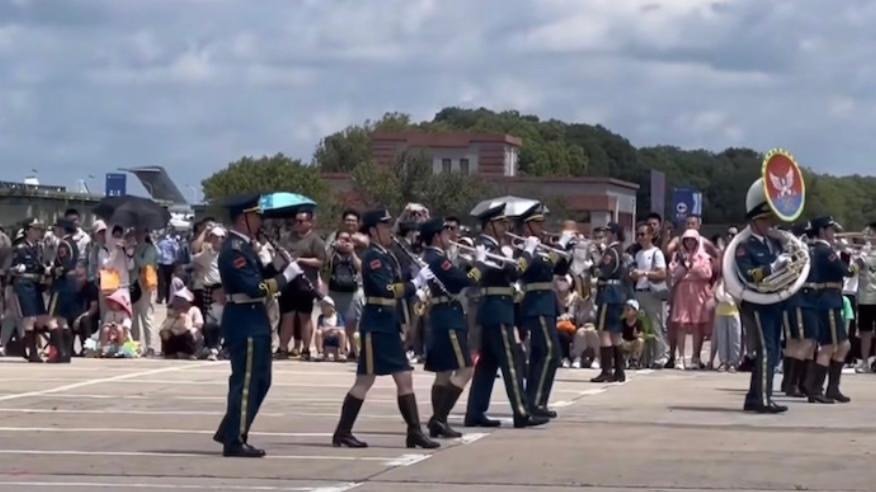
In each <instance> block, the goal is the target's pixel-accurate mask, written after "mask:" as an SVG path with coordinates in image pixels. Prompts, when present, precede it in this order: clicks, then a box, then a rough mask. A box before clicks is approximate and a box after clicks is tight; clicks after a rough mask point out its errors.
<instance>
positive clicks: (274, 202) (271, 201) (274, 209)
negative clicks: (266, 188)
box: [259, 191, 316, 218]
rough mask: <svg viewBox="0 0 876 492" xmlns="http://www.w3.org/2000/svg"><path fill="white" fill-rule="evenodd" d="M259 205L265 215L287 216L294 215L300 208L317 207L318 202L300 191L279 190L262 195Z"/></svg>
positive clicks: (272, 216)
mask: <svg viewBox="0 0 876 492" xmlns="http://www.w3.org/2000/svg"><path fill="white" fill-rule="evenodd" d="M259 206H260V207H261V209H262V215H263V216H265V217H268V218H285V217H294V216H295V214H297V213H298V212H299V211H300V210H303V209H313V208H315V207H316V202H315V201H313V200H311V199H310V198H308V197H306V196H304V195H299V194H298V193H289V192H286V191H278V192H276V193H268V194H265V195H262V197H261V199H260V200H259Z"/></svg>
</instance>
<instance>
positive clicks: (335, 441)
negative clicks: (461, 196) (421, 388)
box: [332, 210, 439, 448]
mask: <svg viewBox="0 0 876 492" xmlns="http://www.w3.org/2000/svg"><path fill="white" fill-rule="evenodd" d="M391 222H392V216H391V215H390V214H389V212H388V211H387V210H373V211H371V212H368V213H366V214H365V215H364V216H363V217H362V232H367V233H368V235H369V236H370V238H371V239H370V247H369V248H368V250H367V251H366V252H365V253H364V254H363V256H362V285H363V289H364V291H365V306H364V308H363V309H362V318H361V320H360V321H359V332H360V334H361V340H362V348H361V353H360V354H359V361H358V362H359V365H358V368H357V371H356V382H355V383H354V384H353V387H352V388H350V391H349V392H348V393H347V396H346V398H345V399H344V403H343V407H342V408H341V418H340V420H339V421H338V426H337V428H336V429H335V433H334V436H333V437H332V445H333V446H335V447H340V446H347V447H350V448H364V447H367V446H368V445H367V444H366V443H364V442H362V441H360V440H358V439H356V437H355V436H353V424H355V422H356V417H357V416H358V415H359V410H360V409H361V408H362V403H364V402H365V395H367V394H368V390H370V389H371V386H372V385H374V381H375V380H376V378H377V376H385V375H391V376H392V379H393V380H394V381H395V385H396V388H397V390H398V408H399V411H400V412H401V414H402V417H403V418H404V420H405V423H407V426H408V428H407V439H406V445H407V447H409V448H414V447H421V448H437V447H438V446H439V444H438V443H437V442H435V441H432V440H431V439H429V438H428V437H427V436H426V435H425V434H424V433H423V430H422V428H421V427H420V416H419V411H418V409H417V397H416V395H415V394H414V379H413V376H412V375H411V371H412V370H413V368H412V367H411V366H410V364H409V363H408V359H407V357H406V356H405V348H404V344H403V343H402V340H401V338H400V334H401V333H400V332H401V320H400V316H399V311H398V301H399V299H403V298H410V297H412V296H414V294H415V293H416V291H417V290H418V289H421V288H423V287H425V286H426V284H427V282H428V281H429V280H431V279H433V278H434V275H433V274H432V271H431V270H430V269H429V267H427V266H424V267H423V268H421V269H420V271H419V272H418V273H417V275H416V276H415V277H414V279H413V280H412V281H404V280H402V278H401V276H400V272H399V268H398V263H397V262H396V259H395V258H394V257H393V255H392V253H390V252H389V250H388V249H387V248H389V247H390V246H391V245H392V244H393V238H392V225H391Z"/></svg>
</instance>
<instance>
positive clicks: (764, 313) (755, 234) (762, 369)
mask: <svg viewBox="0 0 876 492" xmlns="http://www.w3.org/2000/svg"><path fill="white" fill-rule="evenodd" d="M745 204H746V209H747V214H746V216H747V218H748V221H749V227H750V228H751V236H750V237H749V238H748V240H747V241H745V242H744V243H741V244H740V245H739V246H738V247H737V248H736V251H730V252H728V254H734V255H736V264H737V266H738V268H739V271H740V273H741V274H742V275H743V276H744V277H745V279H746V280H747V281H748V282H750V283H752V284H760V283H761V282H763V280H764V279H765V278H766V277H767V276H768V275H770V274H771V273H773V272H776V271H778V270H780V269H782V268H784V267H785V266H786V265H787V264H788V262H789V261H790V257H789V256H788V254H787V253H783V252H782V251H783V249H782V245H781V243H779V241H778V240H777V239H775V238H774V237H773V224H774V222H775V216H774V214H773V212H772V210H771V209H770V207H769V205H768V204H767V200H766V195H765V192H764V185H763V179H762V178H761V179H758V180H757V181H755V182H754V184H752V185H751V187H750V188H749V190H748V193H747V195H746V197H745ZM783 310H784V306H783V303H775V304H754V303H751V302H746V301H743V302H742V316H743V319H745V320H746V322H749V323H750V324H748V326H749V327H750V329H749V330H748V335H749V336H748V338H749V341H748V346H749V347H750V349H751V350H753V351H754V353H755V361H754V365H753V367H752V371H751V383H750V384H749V388H748V394H746V396H745V405H744V406H743V409H744V410H745V411H747V412H756V413H782V412H785V411H787V410H788V407H786V406H782V405H778V404H776V403H775V402H774V401H773V400H772V392H773V374H774V372H775V367H776V363H777V361H778V355H779V338H780V336H781V330H782V313H783Z"/></svg>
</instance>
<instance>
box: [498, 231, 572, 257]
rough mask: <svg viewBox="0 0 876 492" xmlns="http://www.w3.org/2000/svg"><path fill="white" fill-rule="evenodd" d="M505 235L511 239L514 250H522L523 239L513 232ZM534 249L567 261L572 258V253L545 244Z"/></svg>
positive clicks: (524, 239)
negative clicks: (558, 256)
mask: <svg viewBox="0 0 876 492" xmlns="http://www.w3.org/2000/svg"><path fill="white" fill-rule="evenodd" d="M505 235H506V236H508V237H509V238H511V240H512V243H511V245H512V246H514V247H515V248H518V249H521V248H523V242H524V241H526V238H525V237H523V236H518V235H517V234H514V233H513V232H506V233H505ZM535 249H536V250H541V251H542V252H544V253H554V254H557V255H560V256H561V257H563V258H565V259H569V258H570V257H571V256H572V253H570V252H569V251H566V250H564V249H560V248H555V247H553V246H550V245H548V244H545V243H538V246H536V247H535Z"/></svg>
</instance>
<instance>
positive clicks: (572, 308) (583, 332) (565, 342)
mask: <svg viewBox="0 0 876 492" xmlns="http://www.w3.org/2000/svg"><path fill="white" fill-rule="evenodd" d="M572 283H573V280H572V278H571V277H570V276H568V275H567V276H565V277H561V278H560V279H558V280H557V281H556V289H557V295H558V296H559V301H560V316H559V317H558V318H557V329H558V331H559V338H560V351H561V354H562V358H563V367H570V366H571V367H574V368H576V369H577V368H580V367H591V366H592V365H593V360H594V359H595V356H596V353H597V352H598V349H599V335H598V334H597V333H596V327H595V325H594V323H593V321H594V320H593V316H594V311H593V301H592V299H590V298H589V297H588V298H587V299H585V298H582V297H581V294H580V293H579V289H574V288H572V287H573V285H572Z"/></svg>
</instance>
